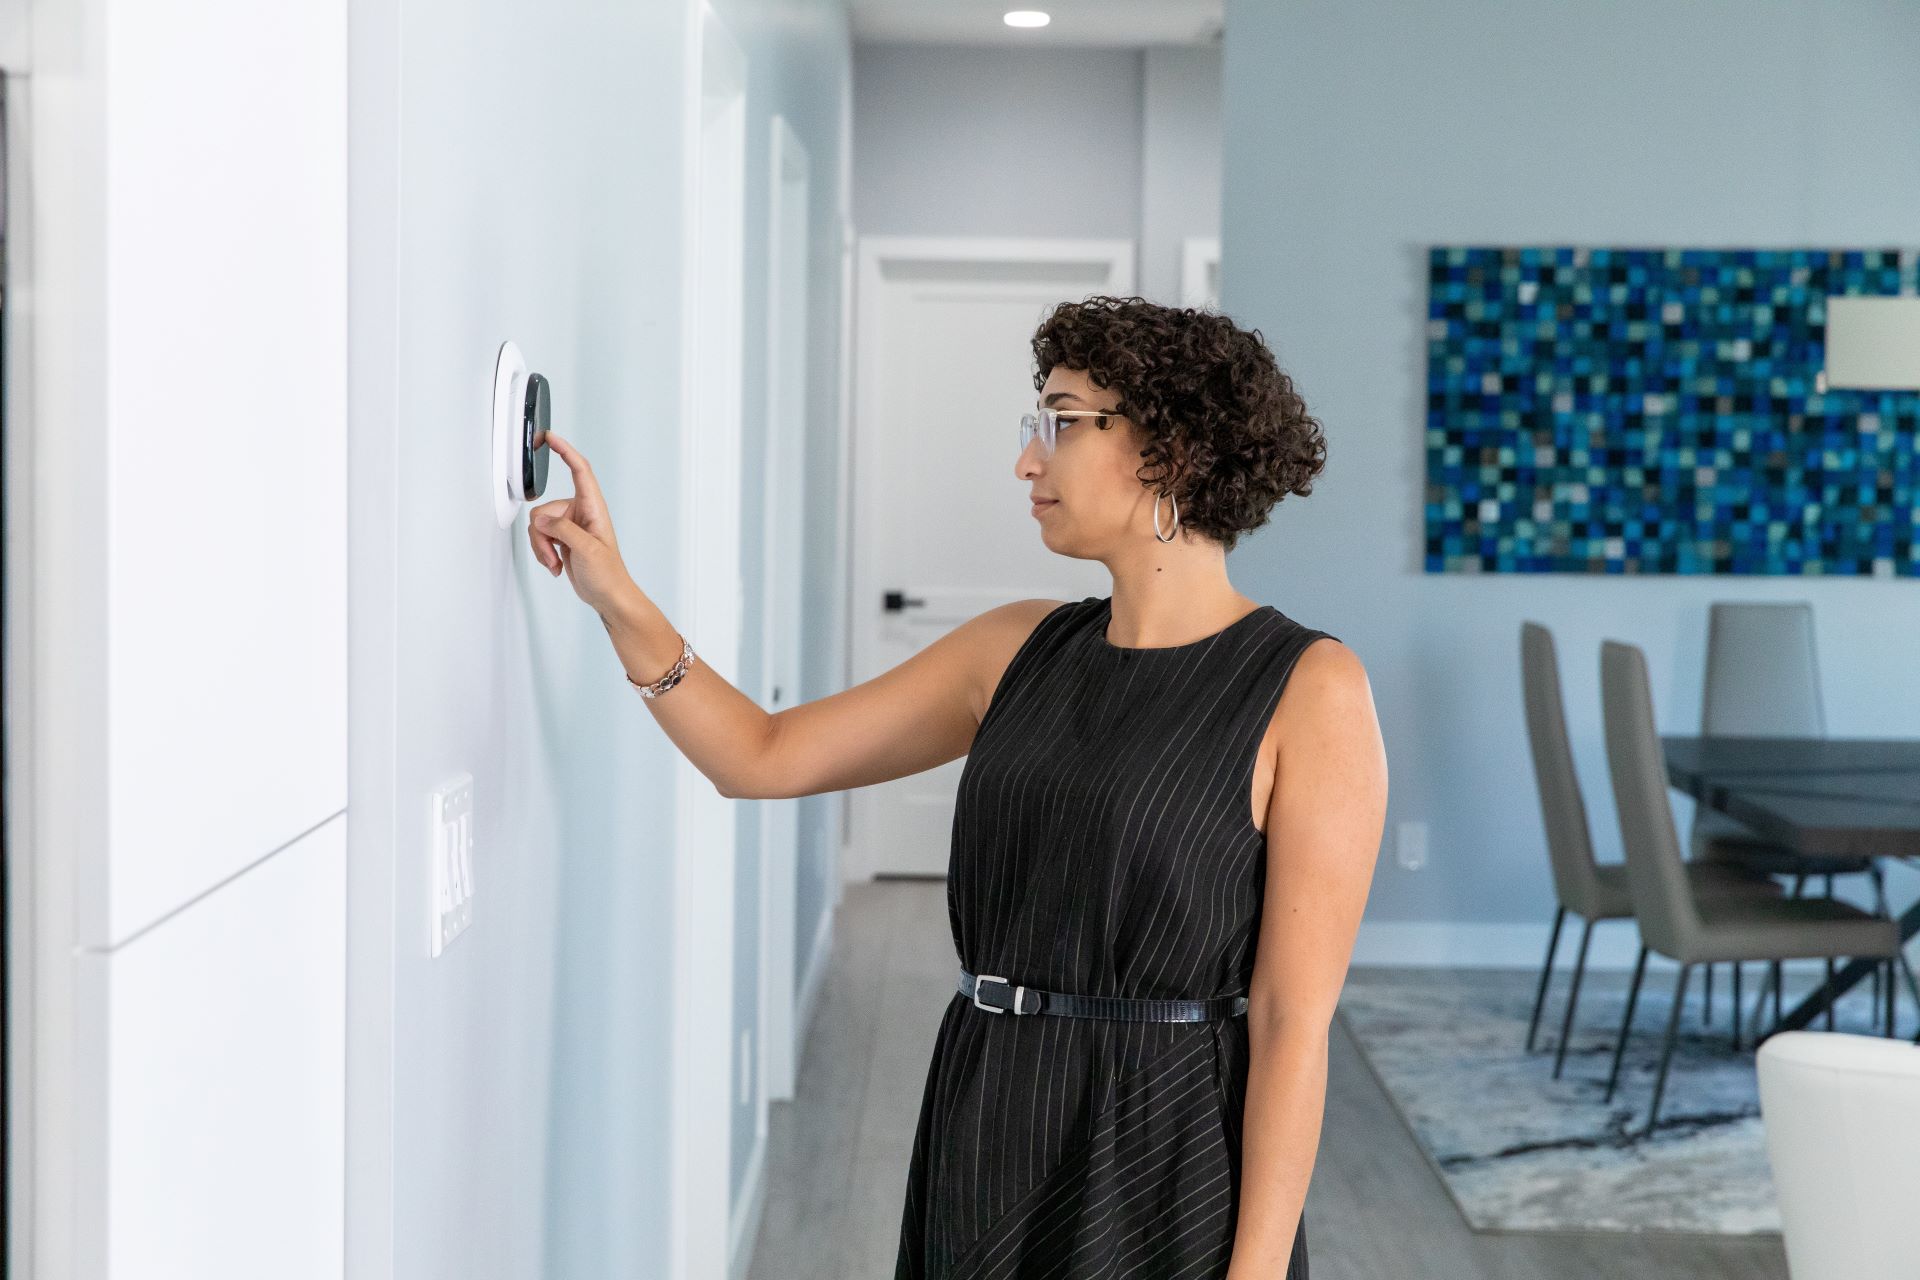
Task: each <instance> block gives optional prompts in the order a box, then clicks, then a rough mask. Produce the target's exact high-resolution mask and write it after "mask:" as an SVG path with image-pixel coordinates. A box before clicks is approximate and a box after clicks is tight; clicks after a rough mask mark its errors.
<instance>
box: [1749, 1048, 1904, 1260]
mask: <svg viewBox="0 0 1920 1280" xmlns="http://www.w3.org/2000/svg"><path fill="white" fill-rule="evenodd" d="M1754 1058H1755V1063H1756V1065H1757V1069H1758V1071H1759V1075H1760V1119H1761V1124H1762V1127H1763V1128H1764V1129H1765V1131H1766V1141H1767V1160H1768V1163H1769V1164H1770V1165H1771V1166H1772V1168H1773V1186H1774V1192H1775V1195H1776V1196H1777V1198H1778V1201H1779V1205H1780V1225H1781V1234H1782V1236H1783V1237H1784V1240H1785V1244H1786V1250H1787V1271H1788V1274H1789V1275H1791V1276H1792V1277H1793V1280H1912V1278H1913V1277H1914V1276H1916V1275H1920V1046H1917V1045H1914V1044H1910V1043H1908V1042H1907V1041H1905V1040H1901V1039H1889V1038H1886V1037H1882V1036H1863V1035H1851V1034H1848V1033H1845V1032H1834V1031H1782V1032H1779V1033H1777V1034H1775V1035H1773V1036H1770V1037H1768V1038H1767V1039H1766V1040H1765V1041H1763V1042H1762V1043H1761V1045H1760V1048H1759V1050H1758V1051H1757V1052H1756V1053H1755V1055H1754Z"/></svg>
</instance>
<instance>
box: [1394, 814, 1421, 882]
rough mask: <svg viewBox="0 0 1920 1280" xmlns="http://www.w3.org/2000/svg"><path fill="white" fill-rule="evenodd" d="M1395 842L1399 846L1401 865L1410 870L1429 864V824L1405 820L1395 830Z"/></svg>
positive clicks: (1416, 869)
mask: <svg viewBox="0 0 1920 1280" xmlns="http://www.w3.org/2000/svg"><path fill="white" fill-rule="evenodd" d="M1395 835H1396V839H1395V841H1394V843H1395V844H1396V845H1397V846H1398V852H1399V857H1400V865H1401V866H1402V867H1405V868H1406V869H1407V870H1408V871H1418V870H1419V869H1420V868H1422V867H1424V866H1426V865H1427V824H1426V823H1424V822H1403V823H1401V824H1400V826H1399V827H1398V829H1397V830H1396V832H1395Z"/></svg>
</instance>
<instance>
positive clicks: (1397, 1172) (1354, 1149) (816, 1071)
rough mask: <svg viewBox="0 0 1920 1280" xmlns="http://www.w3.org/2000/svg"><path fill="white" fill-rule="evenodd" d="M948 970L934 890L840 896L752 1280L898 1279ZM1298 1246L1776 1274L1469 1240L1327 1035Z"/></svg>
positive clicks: (1539, 1277) (1429, 1267)
mask: <svg viewBox="0 0 1920 1280" xmlns="http://www.w3.org/2000/svg"><path fill="white" fill-rule="evenodd" d="M955 963H956V962H955V959H954V954H953V942H952V939H951V937H950V936H949V933H948V928H947V900H946V884H945V882H944V881H939V880H930V881H898V880H895V881H879V882H870V883H865V884H860V885H855V886H850V887H849V888H848V890H847V896H846V901H845V902H844V903H843V904H842V914H841V916H840V918H839V920H838V921H837V923H836V943H835V950H834V956H833V962H832V972H831V973H830V975H829V976H828V979H827V983H826V987H825V989H824V991H823V993H822V997H821V1000H820V1004H819V1009H818V1013H817V1016H816V1018H815V1020H814V1023H813V1026H812V1027H811V1029H810V1031H809V1034H808V1039H807V1045H806V1048H805V1051H804V1054H803V1056H802V1059H801V1063H800V1078H799V1084H798V1089H797V1091H796V1092H797V1097H796V1098H795V1100H794V1101H793V1102H782V1103H776V1104H775V1105H774V1108H773V1116H772V1120H771V1132H770V1134H769V1143H770V1147H769V1150H768V1153H767V1157H768V1163H767V1171H768V1178H769V1182H768V1187H767V1203H766V1207H765V1211H764V1215H763V1218H762V1222H761V1229H760V1238H759V1241H758V1244H757V1246H756V1247H755V1250H754V1260H753V1269H752V1271H751V1273H750V1280H830V1278H831V1280H889V1278H890V1277H891V1276H892V1275H893V1263H894V1250H895V1244H896V1241H897V1238H898V1232H899V1229H900V1209H901V1197H902V1189H903V1178H904V1176H905V1171H906V1167H907V1157H908V1153H909V1151H910V1150H911V1148H912V1145H913V1128H914V1122H915V1120H916V1119H917V1118H918V1114H919V1107H920V1094H921V1089H922V1087H923V1086H924V1084H925V1083H926V1072H927V1064H928V1061H929V1057H930V1054H931V1050H932V1045H933V1033H934V1029H935V1027H936V1026H937V1024H938V1022H939V1017H940V1013H941V1011H942V1009H944V1008H945V1006H946V1002H947V994H948V992H950V991H951V990H952V985H951V984H952V982H953V978H954V970H955ZM1307 1241H1308V1247H1309V1252H1310V1253H1311V1256H1312V1270H1313V1276H1314V1280H1382V1278H1384V1277H1392V1278H1393V1280H1402V1278H1404V1277H1422V1278H1437V1280H1474V1278H1476V1277H1491V1278H1497V1280H1555V1278H1557V1277H1570V1278H1571V1277H1579V1278H1580V1280H1607V1278H1608V1277H1615V1276H1618V1277H1623V1278H1624V1277H1633V1278H1634V1280H1669V1278H1672V1280H1679V1278H1680V1277H1688V1278H1689V1280H1698V1278H1708V1280H1712V1278H1717V1277H1725V1278H1727V1280H1733V1278H1734V1277H1738V1278H1739V1280H1768V1278H1769V1277H1780V1278H1781V1280H1784V1278H1785V1276H1786V1274H1787V1267H1786V1259H1785V1255H1784V1254H1783V1252H1782V1250H1781V1248H1780V1244H1779V1241H1778V1240H1777V1239H1772V1238H1761V1239H1742V1238H1731V1237H1719V1236H1673V1235H1666V1236H1626V1235H1617V1234H1605V1235H1569V1234H1557V1233H1556V1234H1553V1235H1532V1234H1527V1235H1476V1234H1475V1233H1474V1232H1472V1231H1470V1230H1469V1229H1468V1228H1467V1226H1466V1224H1465V1223H1464V1222H1462V1221H1461V1218H1460V1215H1459V1213H1458V1212H1457V1211H1456V1210H1455V1209H1454V1207H1453V1201H1452V1200H1450V1199H1449V1198H1448V1196H1447V1192H1446V1188H1445V1187H1444V1186H1442V1185H1441V1182H1440V1180H1439V1178H1438V1177H1436V1176H1435V1175H1434V1173H1433V1171H1432V1169H1431V1168H1430V1167H1429V1166H1428V1165H1427V1162H1426V1159H1425V1157H1424V1156H1422V1154H1421V1152H1420V1148H1419V1147H1418V1146H1417V1145H1416V1144H1415V1143H1414V1140H1413V1138H1412V1136H1411V1135H1410V1134H1408V1132H1407V1131H1406V1127H1405V1126H1404V1125H1403V1124H1402V1123H1401V1121H1400V1118H1399V1116H1398V1114H1397V1113H1396V1112H1395V1111H1394V1109H1393V1104H1392V1103H1391V1102H1390V1101H1389V1100H1388V1098H1387V1096H1386V1095H1385V1094H1384V1093H1383V1092H1381V1090H1380V1086H1379V1084H1378V1083H1377V1082H1376V1081H1375V1080H1374V1077H1373V1073H1372V1072H1371V1071H1370V1070H1368V1068H1367V1064H1366V1061H1365V1060H1364V1059H1363V1058H1362V1057H1361V1056H1360V1053H1359V1051H1358V1049H1357V1048H1356V1047H1355V1046H1354V1044H1353V1042H1352V1040H1351V1039H1349V1038H1348V1036H1347V1034H1346V1032H1345V1031H1344V1029H1343V1028H1342V1027H1341V1026H1340V1024H1339V1022H1338V1021H1336V1022H1335V1023H1334V1029H1333V1038H1332V1042H1331V1057H1330V1059H1329V1063H1328V1085H1327V1110H1326V1117H1325V1120H1324V1122H1323V1125H1322V1131H1321V1139H1320V1153H1319V1157H1318V1159H1317V1160H1316V1162H1315V1165H1314V1172H1313V1182H1312V1185H1311V1187H1310V1189H1309V1190H1308V1193H1307Z"/></svg>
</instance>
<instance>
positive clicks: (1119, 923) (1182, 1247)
mask: <svg viewBox="0 0 1920 1280" xmlns="http://www.w3.org/2000/svg"><path fill="white" fill-rule="evenodd" d="M1111 610H1112V598H1111V597H1088V598H1087V599H1084V600H1080V601H1074V602H1069V603H1067V604H1063V605H1061V606H1060V607H1059V608H1057V609H1055V610H1053V611H1052V612H1051V613H1049V614H1047V615H1046V617H1045V618H1043V619H1042V620H1041V621H1040V623H1039V624H1038V625H1037V626H1036V627H1035V628H1034V630H1033V633H1032V634H1031V635H1030V636H1029V637H1028V638H1027V639H1026V641H1025V642H1024V643H1023V644H1022V645H1021V647H1020V650H1019V651H1018V652H1017V653H1016V654H1015V655H1014V657H1013V660H1012V662H1010V663H1009V664H1008V666H1007V669H1006V671H1005V673H1004V674H1003V675H1002V676H1001V678H1000V683H999V686H998V688H997V689H996V690H995V693H994V696H993V699H992V701H991V702H989V703H988V706H987V711H986V715H985V716H984V718H983V719H982V720H981V722H980V726H979V730H978V732H977V733H976V735H975V737H974V740H973V746H972V749H971V751H970V752H969V754H968V756H967V761H966V764H965V765H964V766H963V767H962V770H961V774H960V782H959V789H958V793H957V799H956V807H955V811H954V818H953V846H952V854H951V860H950V862H949V866H948V872H947V906H948V914H949V918H950V921H951V924H952V927H953V938H954V945H955V947H956V949H957V950H958V952H959V961H960V964H961V965H962V966H963V967H965V968H966V969H967V971H968V972H971V973H990V974H1000V975H1003V976H1005V977H1007V978H1008V979H1009V980H1010V981H1011V982H1013V983H1023V984H1025V985H1027V986H1030V987H1040V988H1044V989H1048V990H1054V991H1068V992H1082V993H1089V994H1094V995H1108V996H1136V997H1160V998H1174V999H1178V998H1190V997H1204V996H1215V995H1243V994H1246V992H1247V991H1248V989H1249V985H1250V982H1251V979H1252V976H1253V955H1254V942H1255V939H1256V937H1257V935H1258V930H1259V922H1260V907H1261V890H1262V886H1263V884H1264V883H1265V878H1266V875H1265V872H1266V840H1265V837H1264V836H1263V835H1262V834H1261V833H1260V830H1259V829H1258V828H1257V827H1255V826H1254V824H1253V819H1252V813H1251V799H1250V797H1251V795H1252V792H1253V770H1254V768H1255V764H1256V757H1257V754H1258V751H1259V746H1260V740H1261V738H1262V737H1263V736H1264V734H1265V732H1266V728H1267V725H1268V723H1269V721H1270V720H1271V718H1272V715H1273V711H1274V708H1275V706H1276V705H1277V704H1278V702H1279V698H1280V693H1281V689H1282V688H1283V687H1284V686H1285V683H1286V680H1287V676H1288V674H1289V673H1290V672H1291V670H1292V669H1293V664H1294V661H1295V659H1296V658H1298V657H1299V655H1300V653H1301V651H1302V650H1304V649H1305V648H1306V646H1307V645H1308V644H1309V643H1310V642H1311V641H1313V640H1315V639H1317V638H1319V637H1321V636H1325V635H1327V634H1328V633H1326V632H1324V631H1315V630H1312V629H1310V628H1307V627H1304V626H1302V625H1300V624H1299V623H1297V622H1294V621H1293V620H1292V619H1291V618H1288V617H1287V616H1286V615H1285V614H1283V613H1281V612H1280V611H1279V610H1277V609H1275V608H1273V607H1272V606H1271V605H1262V606H1260V607H1259V608H1257V609H1255V610H1254V611H1253V612H1252V613H1249V614H1247V615H1245V616H1244V617H1242V618H1241V619H1240V620H1239V621H1237V622H1234V623H1233V624H1232V625H1230V626H1228V627H1227V628H1226V629H1225V630H1223V631H1220V632H1217V633H1215V634H1214V635H1212V636H1209V637H1207V638H1206V639H1204V640H1197V641H1194V642H1193V643H1191V644H1182V645H1174V646H1171V647H1166V648H1153V649H1129V648H1119V647H1116V646H1115V645H1113V644H1111V643H1110V642H1109V641H1108V640H1107V638H1106V626H1107V620H1108V618H1109V616H1110V614H1111ZM956 976H957V975H956ZM1247 1066H1248V1040H1247V1026H1246V1018H1245V1016H1244V1015H1242V1016H1240V1017H1237V1018H1228V1019H1221V1020H1216V1021H1210V1022H1190V1023H1163V1022H1122V1021H1114V1020H1102V1019H1090V1018H1077V1017H1066V1016H1060V1015H1052V1014H1038V1015H1027V1016H1016V1015H1014V1014H1011V1013H999V1014H996V1013H988V1012H986V1011H985V1010H981V1009H977V1008H975V1007H974V1005H973V1002H972V1001H971V1000H970V999H968V997H966V996H965V995H962V994H960V993H959V992H957V991H956V992H955V994H954V995H953V997H952V999H951V1000H950V1001H949V1002H948V1005H947V1009H946V1012H945V1014H944V1015H943V1016H942V1018H941V1022H940V1028H939V1032H938V1035H937V1037H936V1039H935V1042H934V1046H933V1062H932V1065H931V1066H930V1067H929V1069H928V1071H927V1080H926V1087H925V1091H924V1094H923V1096H922V1099H921V1109H920V1118H919V1124H918V1128H917V1130H916V1132H915V1137H914V1143H913V1157H912V1163H911V1165H910V1167H909V1170H908V1176H907V1190H906V1207H905V1211H904V1213H903V1215H902V1219H901V1226H900V1250H899V1256H898V1262H897V1264H896V1267H895V1270H894V1276H895V1280H1014V1278H1015V1277H1018V1278H1019V1280H1092V1278H1093V1277H1103V1278H1105V1277H1112V1278H1114V1280H1176V1278H1177V1280H1201V1278H1203V1277H1212V1278H1214V1280H1218V1278H1219V1277H1222V1276H1224V1275H1225V1274H1226V1271H1227V1264H1228V1262H1229V1260H1230V1258H1231V1255H1232V1246H1233V1237H1234V1231H1235V1225H1236V1221H1237V1213H1238V1202H1239V1187H1240V1120H1241V1112H1242V1108H1243V1106H1244V1103H1245V1100H1246V1084H1247ZM1273 1280H1283V1277H1280V1276H1275V1277H1274V1278H1273ZM1284 1280H1307V1244H1306V1221H1305V1215H1304V1214H1303V1215H1302V1217H1301V1221H1300V1223H1299V1225H1298V1228H1297V1230H1296V1232H1295V1236H1294V1248H1293V1255H1292V1259H1291V1261H1290V1263H1289V1265H1288V1267H1287V1270H1286V1273H1285V1277H1284Z"/></svg>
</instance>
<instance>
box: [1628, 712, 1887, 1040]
mask: <svg viewBox="0 0 1920 1280" xmlns="http://www.w3.org/2000/svg"><path fill="white" fill-rule="evenodd" d="M1660 743H1661V748H1662V755H1663V757H1664V759H1665V762H1666V769H1667V781H1668V783H1669V784H1670V785H1672V786H1673V787H1675V788H1677V789H1678V790H1680V791H1683V792H1685V793H1686V794H1688V795H1690V796H1692V797H1693V798H1694V800H1695V801H1696V802H1697V803H1699V804H1702V805H1705V806H1707V807H1708V808H1711V809H1715V810H1718V811H1719V812H1721V813H1724V814H1726V815H1727V816H1728V817H1730V818H1732V819H1734V820H1735V821H1736V822H1738V823H1740V824H1741V825H1742V826H1744V827H1746V828H1747V829H1749V830H1751V831H1752V832H1754V833H1755V834H1756V835H1758V836H1760V837H1762V838H1764V839H1765V840H1767V841H1768V842H1769V843H1771V844H1774V845H1777V846H1778V847H1779V848H1781V849H1784V850H1788V851H1791V852H1795V853H1804V854H1815V855H1819V854H1841V855H1845V856H1848V857H1868V858H1876V859H1882V860H1885V861H1899V862H1906V863H1909V864H1912V865H1920V738H1835V737H1817V738H1783V737H1751V736H1744V735H1742V736H1735V735H1726V734H1693V735H1686V734H1663V735H1661V738H1660ZM1891 909H1892V908H1891V906H1889V910H1891ZM1895 920H1896V921H1897V923H1898V924H1899V927H1900V941H1901V944H1902V945H1903V946H1904V945H1905V944H1906V943H1907V942H1908V941H1909V940H1910V939H1911V938H1912V937H1913V936H1914V935H1915V934H1916V933H1920V898H1916V899H1915V900H1914V901H1913V902H1912V903H1911V904H1910V905H1908V906H1907V907H1906V908H1905V909H1904V910H1902V911H1901V912H1900V914H1899V915H1898V916H1896V917H1895ZM1878 963H1881V961H1880V960H1877V959H1875V958H1873V957H1864V956H1863V957H1856V958H1853V959H1851V960H1849V961H1848V962H1847V963H1846V964H1844V965H1840V966H1837V967H1835V968H1834V970H1833V972H1832V976H1830V977H1829V978H1827V979H1826V980H1825V981H1823V982H1822V983H1821V984H1820V985H1819V986H1818V987H1816V988H1815V989H1814V990H1812V991H1811V992H1809V993H1808V994H1807V995H1805V996H1804V997H1802V998H1801V1000H1800V1001H1799V1003H1797V1004H1795V1005H1794V1007H1793V1008H1792V1009H1790V1010H1788V1011H1787V1012H1786V1013H1785V1014H1784V1015H1783V1016H1782V1017H1781V1018H1780V1019H1779V1020H1778V1021H1777V1022H1776V1023H1775V1025H1773V1026H1772V1027H1770V1028H1769V1029H1768V1030H1767V1031H1766V1032H1765V1033H1764V1034H1763V1035H1762V1036H1761V1037H1760V1039H1762V1040H1764V1039H1765V1038H1766V1037H1767V1036H1769V1035H1772V1034H1773V1033H1774V1032H1776V1031H1792V1030H1797V1029H1799V1028H1802V1027H1805V1026H1806V1025H1807V1024H1809V1023H1810V1022H1812V1021H1813V1020H1814V1019H1815V1018H1816V1017H1818V1016H1820V1015H1821V1014H1822V1013H1825V1012H1827V1010H1828V1009H1829V1008H1831V1006H1832V1005H1833V1002H1834V1001H1835V1000H1837V999H1839V998H1840V997H1841V996H1842V995H1844V994H1846V992H1847V991H1849V990H1851V989H1852V988H1853V986H1854V985H1855V984H1856V983H1858V982H1859V981H1860V980H1861V979H1862V978H1864V977H1866V976H1867V975H1868V974H1869V973H1870V972H1872V970H1873V967H1874V965H1875V964H1878ZM1916 999H1917V1000H1920V995H1916ZM1736 1012H1737V1011H1736ZM1915 1040H1916V1042H1920V1035H1916V1036H1915ZM1756 1043H1757V1042H1756Z"/></svg>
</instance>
